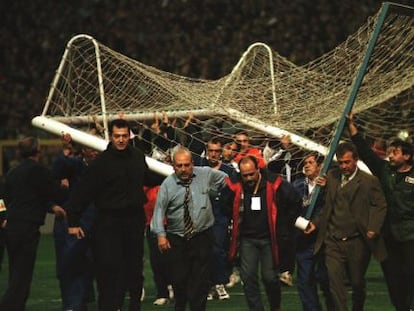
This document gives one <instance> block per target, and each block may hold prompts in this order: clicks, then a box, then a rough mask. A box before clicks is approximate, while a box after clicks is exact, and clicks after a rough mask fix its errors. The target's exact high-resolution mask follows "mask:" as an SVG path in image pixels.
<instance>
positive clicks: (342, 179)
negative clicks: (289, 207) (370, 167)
mask: <svg viewBox="0 0 414 311" xmlns="http://www.w3.org/2000/svg"><path fill="white" fill-rule="evenodd" d="M357 173H358V167H357V168H356V169H355V171H354V172H353V173H352V175H351V176H349V178H347V179H346V178H345V176H344V175H342V174H341V181H344V180H345V179H346V180H347V182H350V181H351V180H352V179H353V178H354V177H355V175H356V174H357Z"/></svg>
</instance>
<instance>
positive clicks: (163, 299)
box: [152, 298, 169, 306]
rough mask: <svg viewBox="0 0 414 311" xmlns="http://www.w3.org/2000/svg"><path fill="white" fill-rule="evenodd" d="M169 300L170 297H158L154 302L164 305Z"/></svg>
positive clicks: (157, 304) (154, 303)
mask: <svg viewBox="0 0 414 311" xmlns="http://www.w3.org/2000/svg"><path fill="white" fill-rule="evenodd" d="M168 302H169V300H168V298H157V299H155V300H154V302H153V303H152V304H153V305H156V306H163V305H166V304H167V303H168Z"/></svg>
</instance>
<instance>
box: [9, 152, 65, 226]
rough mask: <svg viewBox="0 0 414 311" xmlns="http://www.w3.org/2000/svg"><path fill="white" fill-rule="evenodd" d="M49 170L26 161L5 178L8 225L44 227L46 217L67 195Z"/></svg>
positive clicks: (29, 160) (31, 161)
mask: <svg viewBox="0 0 414 311" xmlns="http://www.w3.org/2000/svg"><path fill="white" fill-rule="evenodd" d="M64 192H65V191H64V190H63V189H62V188H61V187H60V182H59V181H57V180H55V179H53V177H52V174H51V172H50V170H49V169H47V168H46V167H44V166H43V165H42V164H40V163H38V162H36V161H34V160H32V159H30V158H29V159H25V160H23V161H22V162H21V163H20V164H19V165H18V166H17V167H16V168H14V169H12V170H11V171H10V172H9V173H8V174H7V176H6V185H5V197H4V199H5V203H6V208H7V221H8V224H11V223H15V222H29V223H34V224H37V225H42V224H43V223H44V220H45V216H46V213H47V212H48V211H49V210H50V208H51V207H52V206H53V204H54V202H58V201H59V200H61V199H62V197H63V196H64V195H65V193H64Z"/></svg>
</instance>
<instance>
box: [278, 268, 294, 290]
mask: <svg viewBox="0 0 414 311" xmlns="http://www.w3.org/2000/svg"><path fill="white" fill-rule="evenodd" d="M279 280H280V281H281V282H282V283H283V284H285V285H287V286H289V287H292V286H293V277H292V274H290V272H289V271H285V272H282V273H281V274H280V276H279Z"/></svg>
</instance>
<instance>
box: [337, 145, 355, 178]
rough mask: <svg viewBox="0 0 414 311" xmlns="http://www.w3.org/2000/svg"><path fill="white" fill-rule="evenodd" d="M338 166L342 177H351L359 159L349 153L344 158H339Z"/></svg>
mask: <svg viewBox="0 0 414 311" xmlns="http://www.w3.org/2000/svg"><path fill="white" fill-rule="evenodd" d="M338 164H339V169H340V170H341V173H342V175H344V176H345V177H350V176H351V175H352V174H353V173H354V172H355V170H356V168H357V164H358V158H354V156H353V155H352V152H351V151H347V152H345V153H344V155H343V156H342V157H339V158H338Z"/></svg>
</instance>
